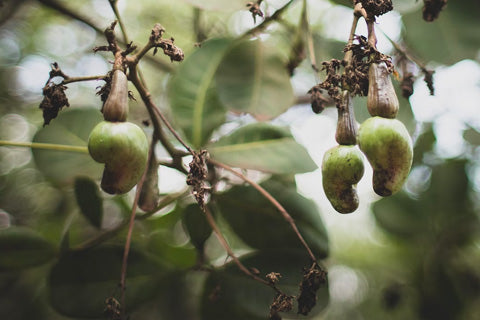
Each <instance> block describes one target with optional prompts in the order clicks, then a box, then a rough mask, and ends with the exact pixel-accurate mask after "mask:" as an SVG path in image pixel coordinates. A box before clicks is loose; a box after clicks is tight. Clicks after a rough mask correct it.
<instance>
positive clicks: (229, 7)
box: [182, 0, 248, 11]
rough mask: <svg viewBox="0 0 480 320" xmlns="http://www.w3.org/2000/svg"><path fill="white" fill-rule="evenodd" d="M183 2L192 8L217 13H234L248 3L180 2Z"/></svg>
mask: <svg viewBox="0 0 480 320" xmlns="http://www.w3.org/2000/svg"><path fill="white" fill-rule="evenodd" d="M182 1H183V2H187V3H190V4H191V5H192V6H195V7H197V8H200V9H204V10H218V11H236V10H240V9H245V8H246V4H247V2H248V1H246V0H229V1H224V0H208V1H203V0H182Z"/></svg>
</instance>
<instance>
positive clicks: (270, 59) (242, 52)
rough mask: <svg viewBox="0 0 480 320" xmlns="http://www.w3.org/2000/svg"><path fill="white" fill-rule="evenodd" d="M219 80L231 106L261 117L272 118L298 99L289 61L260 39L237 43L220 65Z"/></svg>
mask: <svg viewBox="0 0 480 320" xmlns="http://www.w3.org/2000/svg"><path fill="white" fill-rule="evenodd" d="M216 83H217V89H218V95H219V97H220V100H221V101H222V102H223V104H224V105H225V106H226V107H227V108H228V109H230V110H232V111H234V112H238V113H244V112H247V113H250V114H251V115H253V116H254V117H255V118H257V119H258V120H268V119H272V118H274V117H276V116H278V115H280V114H282V113H283V112H285V111H286V110H287V109H288V108H290V107H291V106H292V105H293V102H294V95H293V89H292V85H291V84H290V77H289V75H288V71H287V69H286V62H285V61H282V59H281V58H280V57H279V55H278V53H277V49H276V48H273V47H266V46H265V45H264V44H262V42H260V41H259V40H255V41H242V42H239V43H236V44H235V45H234V46H233V47H232V48H231V49H230V50H229V52H228V53H227V54H226V56H225V57H224V59H223V61H222V63H221V65H220V67H219V68H218V71H217V75H216Z"/></svg>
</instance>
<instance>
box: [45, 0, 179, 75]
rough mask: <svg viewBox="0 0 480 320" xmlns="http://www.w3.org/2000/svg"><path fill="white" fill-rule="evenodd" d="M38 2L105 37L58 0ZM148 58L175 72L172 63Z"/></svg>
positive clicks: (97, 28) (100, 29)
mask: <svg viewBox="0 0 480 320" xmlns="http://www.w3.org/2000/svg"><path fill="white" fill-rule="evenodd" d="M37 1H38V2H40V3H42V4H43V5H45V6H47V7H49V8H51V9H54V10H56V11H58V12H59V13H61V14H63V15H65V16H67V17H70V18H73V19H75V20H78V21H80V22H83V23H85V24H86V25H88V26H89V27H91V28H92V29H94V30H95V31H96V32H97V33H98V34H99V35H102V36H103V31H104V29H103V28H101V27H99V26H97V25H96V24H95V23H94V22H92V21H91V20H90V19H89V18H87V17H86V16H84V15H81V14H79V13H78V12H76V11H75V10H72V9H70V8H69V7H67V6H66V5H65V4H64V3H63V2H61V1H58V0H37ZM120 43H121V44H122V45H123V46H126V42H123V41H120ZM146 58H147V59H148V61H150V62H152V63H154V64H155V65H156V66H157V67H158V68H160V69H162V70H164V71H166V72H172V71H173V70H174V68H173V65H172V64H170V63H167V62H165V61H163V60H159V59H154V58H153V57H152V56H147V57H146Z"/></svg>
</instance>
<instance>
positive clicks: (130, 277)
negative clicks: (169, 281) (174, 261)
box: [49, 246, 164, 318]
mask: <svg viewBox="0 0 480 320" xmlns="http://www.w3.org/2000/svg"><path fill="white" fill-rule="evenodd" d="M122 257H123V246H102V247H97V248H93V249H90V250H86V251H77V252H71V253H68V254H65V255H64V256H62V257H60V260H59V261H58V263H57V264H55V265H54V266H53V267H52V269H51V271H50V277H49V286H50V288H49V289H50V301H51V304H52V306H53V307H54V308H55V310H56V311H57V312H59V313H61V314H63V315H67V316H71V317H82V318H100V317H102V313H103V310H104V308H105V304H104V302H105V299H106V298H107V297H111V296H112V295H114V294H115V293H116V292H117V293H118V290H119V288H118V283H119V281H120V270H121V265H122ZM163 273H164V268H163V267H162V266H161V265H160V264H159V263H158V262H156V261H154V260H153V259H152V258H151V257H149V256H147V255H146V254H145V253H143V252H141V251H139V250H136V249H135V248H132V249H130V254H129V257H128V269H127V277H126V285H127V290H126V291H125V292H126V298H125V299H126V302H127V305H126V308H127V312H129V311H130V310H131V309H133V308H134V307H137V306H138V305H139V304H141V303H142V302H144V301H146V300H148V299H149V298H151V297H152V296H153V295H155V293H156V291H157V290H158V288H159V287H161V282H160V279H161V278H160V277H161V276H162V274H163ZM116 297H117V298H118V296H116Z"/></svg>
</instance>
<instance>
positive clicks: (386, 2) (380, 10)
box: [356, 0, 393, 16]
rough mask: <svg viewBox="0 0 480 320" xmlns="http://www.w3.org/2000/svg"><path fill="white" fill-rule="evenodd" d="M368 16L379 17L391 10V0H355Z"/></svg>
mask: <svg viewBox="0 0 480 320" xmlns="http://www.w3.org/2000/svg"><path fill="white" fill-rule="evenodd" d="M359 2H360V3H361V4H362V7H363V8H364V9H365V11H366V12H367V14H368V15H369V16H381V15H382V14H385V13H387V12H389V11H392V10H393V5H392V0H357V2H356V3H359Z"/></svg>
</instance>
